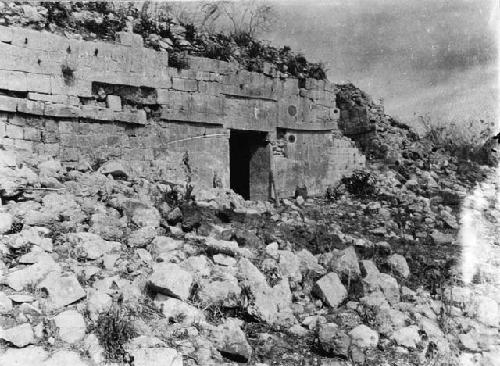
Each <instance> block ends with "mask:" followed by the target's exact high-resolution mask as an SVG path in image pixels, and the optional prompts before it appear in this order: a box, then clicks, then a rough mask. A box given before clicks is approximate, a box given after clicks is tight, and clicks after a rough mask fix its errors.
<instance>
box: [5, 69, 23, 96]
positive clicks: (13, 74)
mask: <svg viewBox="0 0 500 366" xmlns="http://www.w3.org/2000/svg"><path fill="white" fill-rule="evenodd" d="M0 89H7V90H10V91H18V92H25V91H27V90H28V83H27V80H26V73H25V72H21V71H7V70H0Z"/></svg>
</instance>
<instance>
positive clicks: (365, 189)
mask: <svg viewBox="0 0 500 366" xmlns="http://www.w3.org/2000/svg"><path fill="white" fill-rule="evenodd" d="M341 183H342V184H343V185H344V186H345V189H346V190H347V192H349V193H350V194H352V195H354V196H358V197H364V196H372V195H374V194H375V193H376V192H377V188H376V179H375V176H373V175H372V174H371V173H370V172H367V171H365V170H360V169H357V170H355V171H354V172H353V173H352V175H351V176H350V177H344V178H342V180H341Z"/></svg>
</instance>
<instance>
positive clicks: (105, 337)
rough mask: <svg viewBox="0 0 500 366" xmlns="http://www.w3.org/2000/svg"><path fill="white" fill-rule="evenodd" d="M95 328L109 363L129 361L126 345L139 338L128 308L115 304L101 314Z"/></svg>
mask: <svg viewBox="0 0 500 366" xmlns="http://www.w3.org/2000/svg"><path fill="white" fill-rule="evenodd" d="M94 328H95V329H94V331H95V334H96V336H97V338H98V339H99V343H100V344H101V346H103V347H104V351H105V354H106V358H107V359H108V360H109V361H116V362H124V361H127V357H128V355H127V352H126V351H125V348H124V345H125V344H126V343H127V342H128V341H129V340H130V339H132V338H134V337H135V336H137V333H136V331H135V329H134V326H133V324H132V319H131V315H130V311H129V310H128V308H127V307H125V306H120V305H118V304H114V305H113V306H112V307H111V308H110V309H109V310H108V311H106V312H104V313H101V314H99V317H98V319H97V321H96V323H95V325H94Z"/></svg>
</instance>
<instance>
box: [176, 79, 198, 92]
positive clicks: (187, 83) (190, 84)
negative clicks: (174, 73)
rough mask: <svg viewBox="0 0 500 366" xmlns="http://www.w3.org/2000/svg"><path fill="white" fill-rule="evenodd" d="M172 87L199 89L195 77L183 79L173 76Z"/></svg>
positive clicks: (190, 89) (180, 89)
mask: <svg viewBox="0 0 500 366" xmlns="http://www.w3.org/2000/svg"><path fill="white" fill-rule="evenodd" d="M172 89H174V90H179V91H187V92H195V91H198V82H197V81H196V80H195V79H181V78H177V77H172Z"/></svg>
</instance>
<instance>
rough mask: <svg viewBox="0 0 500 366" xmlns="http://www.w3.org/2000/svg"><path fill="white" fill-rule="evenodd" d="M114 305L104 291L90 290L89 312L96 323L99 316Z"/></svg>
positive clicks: (88, 299) (88, 297)
mask: <svg viewBox="0 0 500 366" xmlns="http://www.w3.org/2000/svg"><path fill="white" fill-rule="evenodd" d="M112 303H113V300H112V299H111V296H109V295H108V294H107V293H105V292H104V291H99V290H94V289H92V290H90V291H88V294H87V310H88V312H89V317H90V319H91V320H93V321H96V320H97V318H98V317H99V314H101V313H103V312H106V311H107V310H109V308H110V307H111V305H112Z"/></svg>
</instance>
